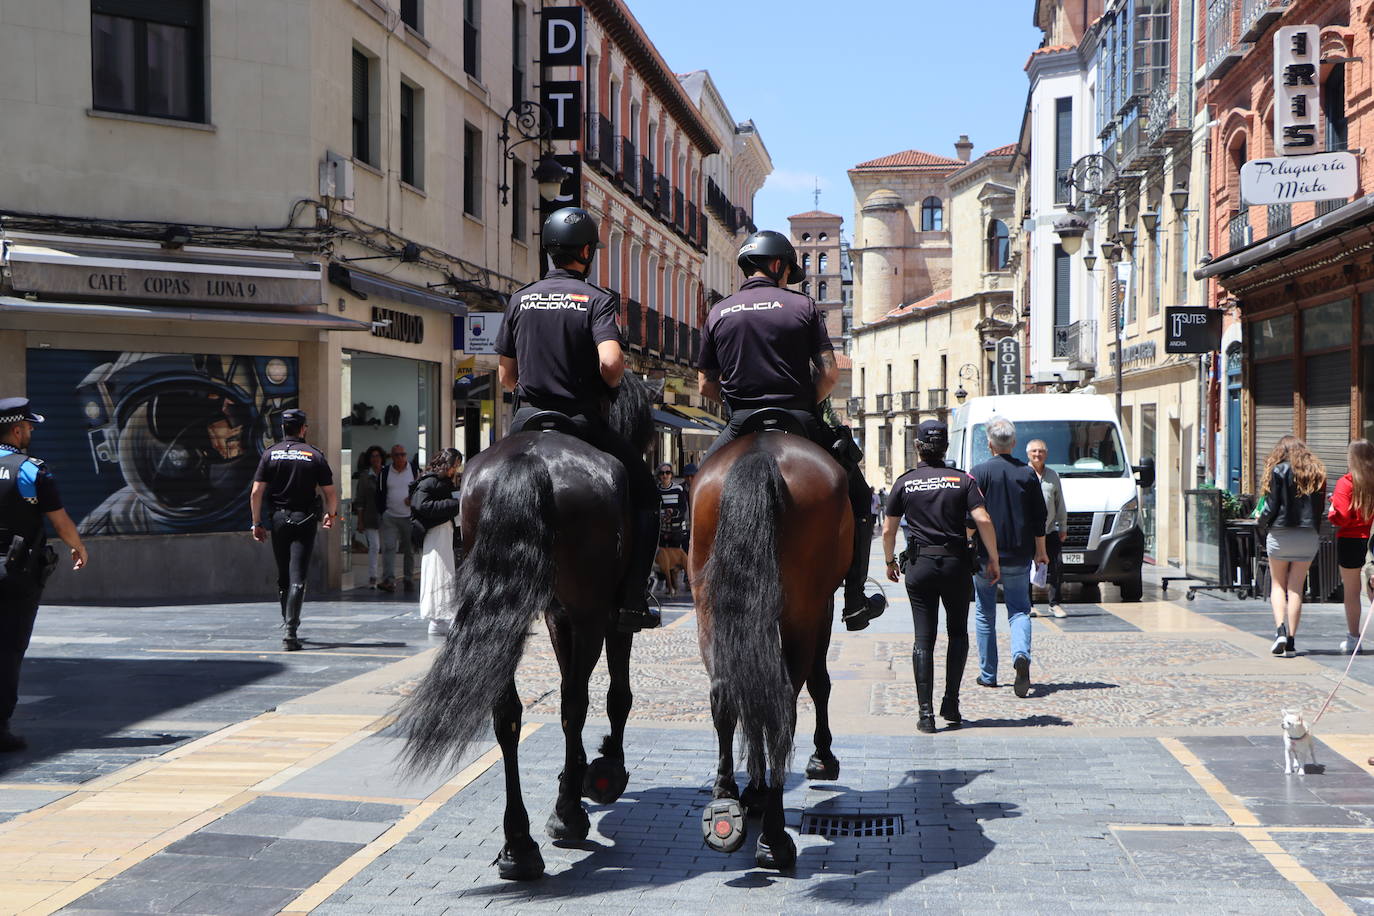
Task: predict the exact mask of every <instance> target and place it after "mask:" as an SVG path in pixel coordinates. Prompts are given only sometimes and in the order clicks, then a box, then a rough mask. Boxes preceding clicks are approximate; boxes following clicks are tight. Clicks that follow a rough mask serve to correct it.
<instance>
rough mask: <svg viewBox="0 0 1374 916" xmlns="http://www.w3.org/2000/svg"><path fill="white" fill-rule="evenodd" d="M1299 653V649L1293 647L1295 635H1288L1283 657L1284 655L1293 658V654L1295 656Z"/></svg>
mask: <svg viewBox="0 0 1374 916" xmlns="http://www.w3.org/2000/svg"><path fill="white" fill-rule="evenodd" d="M1297 654H1298V650H1297V649H1295V648H1294V647H1293V637H1292V636H1290V637H1288V638H1287V639H1286V640H1284V644H1283V657H1284V658H1292V657H1293V656H1295V655H1297Z"/></svg>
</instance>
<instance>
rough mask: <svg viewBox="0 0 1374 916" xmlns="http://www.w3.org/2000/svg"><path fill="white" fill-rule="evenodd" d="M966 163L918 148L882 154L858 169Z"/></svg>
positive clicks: (943, 166)
mask: <svg viewBox="0 0 1374 916" xmlns="http://www.w3.org/2000/svg"><path fill="white" fill-rule="evenodd" d="M963 164H964V161H963V160H962V159H950V158H949V157H947V156H937V155H935V154H934V153H923V152H921V151H920V150H918V149H909V150H903V151H902V152H900V153H893V154H892V155H890V156H880V157H879V158H877V159H870V160H868V161H867V162H860V163H859V164H858V165H856V166H854V168H856V169H893V168H948V167H950V166H954V167H956V168H957V167H959V166H961V165H963Z"/></svg>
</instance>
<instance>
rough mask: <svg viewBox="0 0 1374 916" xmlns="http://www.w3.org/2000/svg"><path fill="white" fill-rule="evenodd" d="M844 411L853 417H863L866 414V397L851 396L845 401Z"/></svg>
mask: <svg viewBox="0 0 1374 916" xmlns="http://www.w3.org/2000/svg"><path fill="white" fill-rule="evenodd" d="M844 412H845V413H847V414H849V415H850V416H851V417H862V416H863V415H864V399H863V398H849V399H847V400H846V401H845V402H844Z"/></svg>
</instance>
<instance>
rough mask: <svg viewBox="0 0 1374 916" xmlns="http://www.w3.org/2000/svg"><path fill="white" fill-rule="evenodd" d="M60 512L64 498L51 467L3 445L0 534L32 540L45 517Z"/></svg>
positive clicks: (1, 450)
mask: <svg viewBox="0 0 1374 916" xmlns="http://www.w3.org/2000/svg"><path fill="white" fill-rule="evenodd" d="M11 456H21V457H23V458H24V460H23V462H22V463H18V462H16V461H15V460H13V458H12V457H11ZM6 459H8V460H6ZM16 464H18V465H19V466H18V467H17V468H16V467H15V465H16ZM61 508H62V497H61V496H60V495H59V494H58V492H57V481H56V480H54V479H53V476H52V472H51V471H49V470H48V466H47V465H46V464H44V463H43V462H42V461H40V460H39V459H37V458H33V457H29V456H25V455H23V453H21V452H19V451H17V450H15V449H12V448H10V447H9V446H7V445H0V530H4V531H7V532H9V533H11V534H18V535H20V536H22V537H28V538H32V537H33V536H34V535H35V533H36V532H34V531H33V530H32V528H33V526H41V525H42V523H43V516H44V515H45V514H47V513H49V512H56V511H58V510H59V509H61ZM25 528H28V529H29V530H28V531H25V530H24V529H25Z"/></svg>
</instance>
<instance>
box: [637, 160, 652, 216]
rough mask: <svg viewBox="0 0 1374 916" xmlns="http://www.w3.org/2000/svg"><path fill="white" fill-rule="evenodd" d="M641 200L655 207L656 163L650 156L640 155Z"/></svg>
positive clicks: (647, 206) (648, 207) (645, 204)
mask: <svg viewBox="0 0 1374 916" xmlns="http://www.w3.org/2000/svg"><path fill="white" fill-rule="evenodd" d="M639 202H640V203H641V204H643V205H644V206H645V207H646V208H647V209H649V210H651V211H652V210H653V209H654V164H653V163H652V162H651V161H649V157H648V156H640V157H639Z"/></svg>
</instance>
